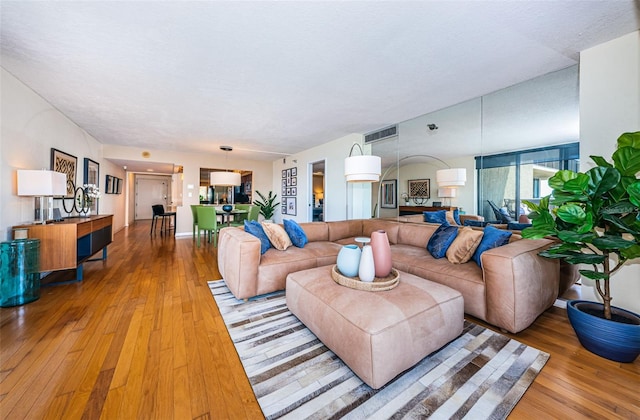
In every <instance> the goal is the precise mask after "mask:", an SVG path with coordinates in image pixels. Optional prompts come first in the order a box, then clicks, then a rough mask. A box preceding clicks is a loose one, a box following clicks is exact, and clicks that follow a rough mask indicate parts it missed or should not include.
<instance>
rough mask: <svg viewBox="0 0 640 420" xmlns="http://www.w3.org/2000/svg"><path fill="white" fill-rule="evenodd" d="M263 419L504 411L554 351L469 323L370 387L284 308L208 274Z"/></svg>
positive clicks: (276, 299) (495, 414) (275, 299)
mask: <svg viewBox="0 0 640 420" xmlns="http://www.w3.org/2000/svg"><path fill="white" fill-rule="evenodd" d="M209 287H210V288H211V293H212V294H213V297H214V299H215V301H216V303H217V305H218V307H219V308H220V312H221V314H222V317H223V319H224V322H225V324H226V326H227V329H228V330H229V334H230V336H231V339H232V340H233V342H234V344H235V347H236V351H237V352H238V355H239V356H240V360H241V361H242V364H243V366H244V369H245V372H246V373H247V376H248V377H249V381H250V382H251V386H252V387H253V391H254V393H255V395H256V397H257V399H258V403H259V404H260V408H261V409H262V412H263V413H264V415H265V417H266V418H267V419H276V418H290V419H302V418H309V419H332V418H345V419H368V418H373V419H386V418H393V419H400V418H427V417H430V418H434V419H450V418H453V419H460V418H468V419H504V418H506V417H507V415H508V414H509V412H510V411H511V410H512V409H513V407H514V406H515V405H516V403H517V402H518V400H519V399H520V398H521V397H522V395H523V394H524V393H525V391H526V390H527V388H528V387H529V385H531V383H532V382H533V380H534V379H535V377H536V375H537V374H538V372H540V370H541V369H542V367H543V366H544V364H545V363H546V361H547V360H548V358H549V355H548V354H546V353H543V352H541V351H539V350H536V349H534V348H532V347H529V346H526V345H524V344H522V343H519V342H518V341H516V340H512V339H510V338H508V337H506V336H504V335H501V334H498V333H495V332H493V331H491V330H488V329H486V328H483V327H481V326H478V325H475V324H473V323H471V322H468V321H465V326H464V331H463V333H462V335H461V336H460V337H458V338H457V339H456V340H454V341H452V342H451V343H449V344H448V345H446V346H445V347H443V348H442V349H440V350H438V351H437V352H435V353H432V354H431V355H429V356H427V357H426V358H424V359H423V360H422V361H421V362H419V363H418V364H417V365H416V366H414V367H413V368H411V369H409V370H407V371H405V372H404V373H402V374H401V375H399V376H398V377H397V378H395V379H394V380H393V381H391V382H390V383H389V384H387V385H386V386H385V387H383V388H381V389H379V390H373V389H371V388H370V387H369V386H367V385H366V384H364V383H363V382H362V381H361V380H360V379H359V378H358V377H357V376H356V375H355V374H354V373H353V372H351V370H350V369H349V368H348V367H347V366H346V365H345V364H344V363H343V362H342V361H341V360H340V359H339V358H338V357H337V356H336V355H335V354H333V352H331V351H330V350H329V349H328V348H326V347H325V346H324V345H323V344H322V343H321V342H320V341H319V340H318V339H317V338H316V336H315V335H313V333H311V331H309V330H308V329H307V328H306V327H305V326H304V325H303V324H302V323H301V322H300V321H299V320H298V319H297V318H296V317H295V316H294V315H293V314H291V312H289V309H288V308H287V305H286V301H285V295H284V292H277V293H273V294H269V295H265V296H261V297H258V298H254V299H252V300H249V301H248V302H244V301H242V300H238V299H236V298H234V297H233V295H232V294H231V293H230V292H229V289H227V287H226V285H225V283H224V281H223V280H218V281H212V282H209Z"/></svg>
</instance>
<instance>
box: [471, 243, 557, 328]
mask: <svg viewBox="0 0 640 420" xmlns="http://www.w3.org/2000/svg"><path fill="white" fill-rule="evenodd" d="M551 244H552V241H550V240H548V239H535V240H534V239H521V240H517V241H514V242H511V243H509V244H507V245H504V246H501V247H498V248H493V249H491V250H489V251H486V252H485V253H483V254H482V257H481V258H482V268H483V276H484V281H485V287H486V299H487V319H486V320H487V322H489V323H491V324H493V325H496V326H498V327H500V328H504V329H505V330H507V331H510V332H512V333H517V332H519V331H522V330H523V329H525V328H527V327H528V326H529V325H531V324H532V323H533V322H534V321H535V319H536V318H537V317H538V316H539V315H540V314H542V313H543V312H544V311H545V310H547V309H548V308H550V307H551V306H552V305H553V303H554V302H555V299H556V297H557V296H558V286H559V276H560V267H559V261H558V260H556V259H549V258H544V257H541V256H539V255H538V253H539V252H540V251H542V250H544V249H546V248H548V247H549V246H550V245H551Z"/></svg>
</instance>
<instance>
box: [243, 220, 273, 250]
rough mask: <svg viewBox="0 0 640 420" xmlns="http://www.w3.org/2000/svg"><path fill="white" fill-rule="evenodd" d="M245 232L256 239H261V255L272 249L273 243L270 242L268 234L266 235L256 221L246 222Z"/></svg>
mask: <svg viewBox="0 0 640 420" xmlns="http://www.w3.org/2000/svg"><path fill="white" fill-rule="evenodd" d="M244 230H245V231H246V232H247V233H250V234H252V235H253V236H255V237H256V238H258V239H260V254H261V255H262V254H264V253H265V252H267V250H268V249H269V248H271V242H270V241H269V237H268V236H267V234H266V233H264V229H262V226H261V225H260V223H258V222H257V221H255V220H252V221H250V222H248V221H246V220H245V221H244Z"/></svg>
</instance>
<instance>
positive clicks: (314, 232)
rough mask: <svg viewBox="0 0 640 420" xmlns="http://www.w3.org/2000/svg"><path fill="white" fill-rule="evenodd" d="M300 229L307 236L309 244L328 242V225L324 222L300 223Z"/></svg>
mask: <svg viewBox="0 0 640 420" xmlns="http://www.w3.org/2000/svg"><path fill="white" fill-rule="evenodd" d="M300 227H301V228H302V230H304V233H305V235H307V240H308V241H309V243H311V242H316V241H328V240H329V224H328V223H326V222H306V223H300Z"/></svg>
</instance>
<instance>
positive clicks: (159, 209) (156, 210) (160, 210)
mask: <svg viewBox="0 0 640 420" xmlns="http://www.w3.org/2000/svg"><path fill="white" fill-rule="evenodd" d="M151 209H152V210H153V219H151V232H150V233H149V235H153V234H154V233H155V231H156V227H157V226H158V217H162V223H161V224H160V235H162V232H163V231H166V230H171V229H173V234H174V236H175V234H176V212H175V211H168V212H166V211H164V206H163V205H162V204H154V205H153V206H151ZM165 217H168V218H169V222H168V223H167V226H165V225H164V218H165ZM171 217H173V227H171Z"/></svg>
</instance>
